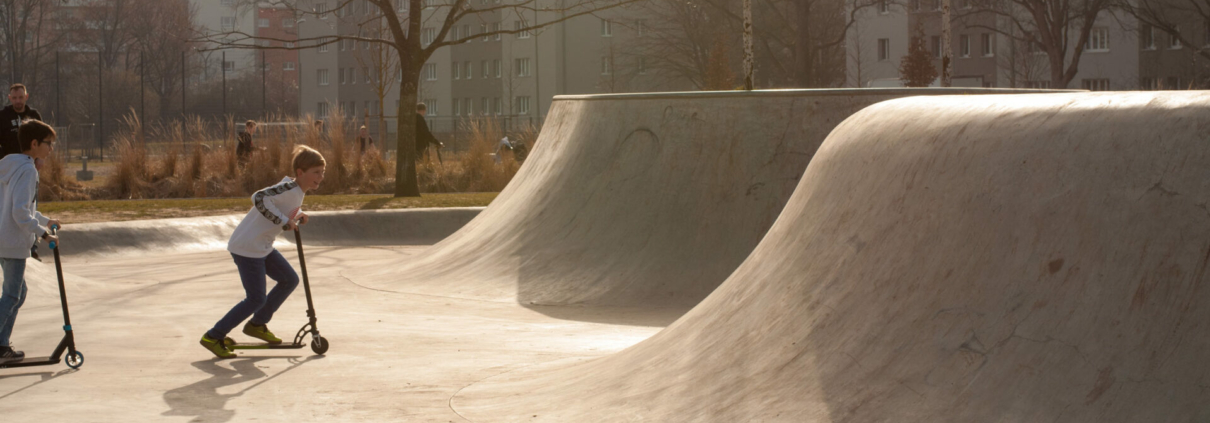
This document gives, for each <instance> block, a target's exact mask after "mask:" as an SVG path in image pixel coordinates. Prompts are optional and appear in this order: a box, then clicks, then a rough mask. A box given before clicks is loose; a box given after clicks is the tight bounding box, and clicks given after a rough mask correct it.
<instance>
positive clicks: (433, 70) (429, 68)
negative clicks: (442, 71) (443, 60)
mask: <svg viewBox="0 0 1210 423" xmlns="http://www.w3.org/2000/svg"><path fill="white" fill-rule="evenodd" d="M424 79H425V80H429V81H436V80H437V64H436V63H425V64H424Z"/></svg>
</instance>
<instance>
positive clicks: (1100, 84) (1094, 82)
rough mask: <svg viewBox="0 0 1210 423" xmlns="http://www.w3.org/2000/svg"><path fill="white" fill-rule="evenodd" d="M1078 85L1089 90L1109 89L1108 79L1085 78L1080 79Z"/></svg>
mask: <svg viewBox="0 0 1210 423" xmlns="http://www.w3.org/2000/svg"><path fill="white" fill-rule="evenodd" d="M1080 85H1082V86H1083V87H1084V89H1086V90H1089V91H1109V80H1108V79H1085V80H1082V81H1080Z"/></svg>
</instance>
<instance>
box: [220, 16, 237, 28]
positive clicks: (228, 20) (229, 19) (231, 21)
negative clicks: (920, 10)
mask: <svg viewBox="0 0 1210 423" xmlns="http://www.w3.org/2000/svg"><path fill="white" fill-rule="evenodd" d="M219 21H220V25H221V26H222V30H223V32H230V31H234V30H235V17H234V16H223V17H222V18H220V20H219Z"/></svg>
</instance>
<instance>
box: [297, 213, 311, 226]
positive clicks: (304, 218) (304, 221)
mask: <svg viewBox="0 0 1210 423" xmlns="http://www.w3.org/2000/svg"><path fill="white" fill-rule="evenodd" d="M309 219H310V216H307V214H306V213H299V214H298V224H299V225H306V224H307V220H309Z"/></svg>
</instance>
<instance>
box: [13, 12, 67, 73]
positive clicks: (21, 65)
mask: <svg viewBox="0 0 1210 423" xmlns="http://www.w3.org/2000/svg"><path fill="white" fill-rule="evenodd" d="M58 11H59V2H58V1H57V0H0V20H2V22H3V25H0V41H2V42H3V45H4V50H5V51H4V53H3V58H4V60H5V61H7V63H6V64H7V65H8V66H7V68H8V70H9V75H8V76H9V80H10V81H11V82H22V83H25V84H26V85H27V86H29V87H30V89H31V90H35V91H36V90H38V89H39V88H42V85H43V84H42V81H41V80H40V79H41V78H39V77H40V76H41V74H42V72H41V69H42V66H43V65H44V64H47V63H48V62H50V61H51V59H52V58H53V55H54V51H55V49H56V48H57V47H58V46H59V45H60V42H61V41H62V39H63V31H56V30H54V28H53V27H52V26H53V25H51V24H52V23H54V22H55V21H54V18H55V17H56V15H57V12H58Z"/></svg>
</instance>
